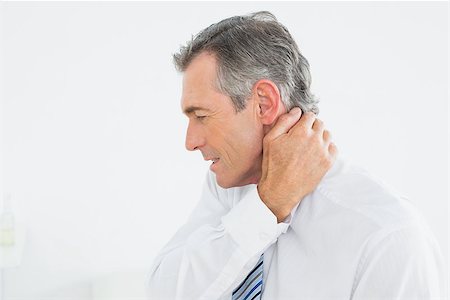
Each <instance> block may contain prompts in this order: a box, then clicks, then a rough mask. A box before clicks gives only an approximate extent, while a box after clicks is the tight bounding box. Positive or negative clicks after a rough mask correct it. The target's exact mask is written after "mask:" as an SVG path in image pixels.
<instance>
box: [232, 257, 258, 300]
mask: <svg viewBox="0 0 450 300" xmlns="http://www.w3.org/2000/svg"><path fill="white" fill-rule="evenodd" d="M263 262H264V253H263V254H261V257H260V258H259V260H258V262H257V263H256V266H255V267H254V268H253V270H252V271H251V272H250V273H249V274H248V275H247V277H246V278H245V279H244V281H242V283H241V284H240V285H239V286H238V287H237V288H236V289H235V290H234V291H233V295H232V297H231V299H232V300H260V299H261V292H262V284H263V270H264V265H263Z"/></svg>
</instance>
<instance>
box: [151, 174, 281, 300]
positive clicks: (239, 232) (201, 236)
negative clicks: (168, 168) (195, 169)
mask: <svg viewBox="0 0 450 300" xmlns="http://www.w3.org/2000/svg"><path fill="white" fill-rule="evenodd" d="M228 201H229V203H227V202H228ZM230 206H231V200H228V199H227V191H225V190H220V191H218V187H217V185H216V183H215V180H214V177H213V174H211V173H208V176H207V179H206V183H205V185H204V188H203V193H202V197H201V200H200V202H199V204H198V205H197V206H196V208H195V209H194V211H193V213H192V214H191V216H190V217H189V220H188V222H187V223H186V224H185V225H184V226H183V227H182V228H181V229H180V230H179V231H178V232H177V233H176V234H175V236H174V237H173V238H172V239H171V240H170V242H169V243H168V244H167V245H166V246H165V247H164V248H163V249H162V251H161V252H160V254H159V255H158V256H157V258H156V259H155V262H154V265H153V267H152V270H151V275H150V276H151V278H150V295H151V299H183V300H184V299H219V298H220V297H221V296H222V295H223V294H226V293H231V289H232V288H231V286H232V284H233V283H234V282H237V281H239V280H242V279H243V277H245V276H244V275H245V274H246V273H248V272H249V271H250V270H251V269H252V267H253V264H254V263H255V262H256V260H257V259H258V257H259V255H260V254H261V253H262V252H263V250H264V248H266V247H267V246H269V245H270V244H271V243H273V242H275V241H276V239H277V237H278V236H279V235H280V234H281V233H282V231H283V230H284V229H285V228H286V227H287V226H285V225H286V224H277V222H276V217H275V216H274V215H273V214H272V213H271V211H270V210H269V209H268V208H267V207H266V206H265V205H264V204H263V203H262V202H261V200H260V199H259V197H258V193H257V191H256V187H253V188H252V189H250V190H249V191H248V193H247V194H246V195H245V196H244V197H243V198H242V200H241V201H240V202H239V203H238V204H237V205H236V206H234V207H233V208H229V207H230ZM243 220H246V221H243ZM244 223H245V226H243V224H244Z"/></svg>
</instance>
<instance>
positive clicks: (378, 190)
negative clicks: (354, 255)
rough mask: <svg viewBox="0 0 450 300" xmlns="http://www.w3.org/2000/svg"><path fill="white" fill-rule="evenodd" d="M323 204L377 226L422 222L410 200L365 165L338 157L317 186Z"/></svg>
mask: <svg viewBox="0 0 450 300" xmlns="http://www.w3.org/2000/svg"><path fill="white" fill-rule="evenodd" d="M315 193H316V195H315V196H316V197H315V198H318V199H319V201H318V202H320V201H323V202H324V203H323V204H324V205H323V208H324V209H327V206H328V208H330V209H335V210H337V211H346V212H347V213H350V214H354V215H355V216H358V217H359V219H360V220H365V222H368V223H371V224H373V226H374V227H379V228H388V227H397V226H402V225H405V224H414V225H417V224H418V223H422V221H423V219H422V217H421V215H420V213H419V212H418V211H417V209H416V207H415V206H414V205H413V203H412V202H411V201H409V199H408V198H407V197H405V196H403V195H402V194H400V193H399V192H398V191H395V190H394V189H393V188H391V187H389V186H388V185H387V184H385V183H384V182H383V181H382V180H381V179H379V178H377V177H376V176H374V175H372V174H370V173H369V172H367V171H366V170H365V169H363V168H361V167H358V166H355V165H351V164H349V163H348V162H345V161H343V160H338V161H337V162H336V164H335V166H334V167H333V168H332V169H331V170H330V172H328V173H327V175H326V176H325V177H324V179H323V180H322V181H321V183H320V184H319V186H318V187H317V189H316V191H315Z"/></svg>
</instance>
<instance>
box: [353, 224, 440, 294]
mask: <svg viewBox="0 0 450 300" xmlns="http://www.w3.org/2000/svg"><path fill="white" fill-rule="evenodd" d="M369 244H370V243H369ZM442 266H443V261H442V255H441V253H440V250H439V247H438V245H437V242H436V241H435V239H434V237H433V235H432V234H431V233H430V232H429V230H428V229H426V228H424V227H423V226H407V227H403V228H401V229H398V230H394V231H392V232H390V233H389V234H386V235H383V237H382V238H379V239H378V241H377V242H376V243H374V244H373V245H372V246H370V247H369V251H367V254H366V255H365V257H363V259H362V261H361V263H360V266H359V270H358V274H357V277H356V281H355V284H354V288H353V293H352V294H353V297H352V299H353V300H363V299H364V300H386V299H408V300H415V299H417V300H422V299H436V300H437V299H446V297H445V294H446V290H445V286H446V285H445V279H444V278H445V274H444V271H443V268H442Z"/></svg>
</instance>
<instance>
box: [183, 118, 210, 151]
mask: <svg viewBox="0 0 450 300" xmlns="http://www.w3.org/2000/svg"><path fill="white" fill-rule="evenodd" d="M204 144H205V138H204V137H203V133H202V130H201V129H200V128H198V127H196V125H195V124H192V122H190V121H189V125H188V128H187V131H186V142H185V146H186V149H187V150H188V151H194V150H197V149H198V148H199V147H201V146H203V145H204Z"/></svg>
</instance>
